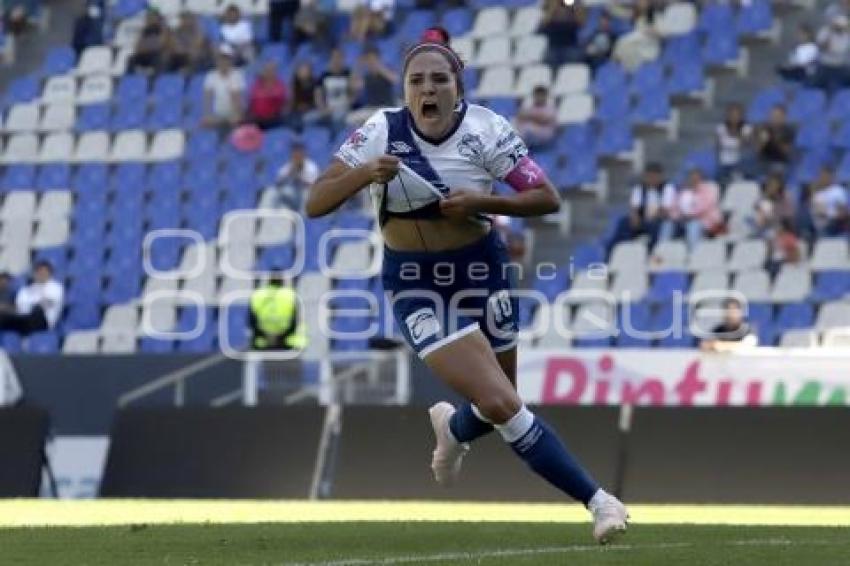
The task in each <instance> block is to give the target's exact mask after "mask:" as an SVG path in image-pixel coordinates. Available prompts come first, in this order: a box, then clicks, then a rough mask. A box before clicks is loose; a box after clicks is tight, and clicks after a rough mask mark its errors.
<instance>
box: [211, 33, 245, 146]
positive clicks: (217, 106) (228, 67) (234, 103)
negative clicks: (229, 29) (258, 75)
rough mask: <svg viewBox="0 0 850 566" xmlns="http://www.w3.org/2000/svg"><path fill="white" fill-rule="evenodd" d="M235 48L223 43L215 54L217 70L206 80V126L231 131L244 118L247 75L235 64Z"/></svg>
mask: <svg viewBox="0 0 850 566" xmlns="http://www.w3.org/2000/svg"><path fill="white" fill-rule="evenodd" d="M233 59H234V55H233V50H232V49H231V48H230V46H228V45H222V46H221V48H220V49H219V51H218V56H217V57H216V66H215V69H213V70H212V71H210V72H209V73H207V76H206V78H205V79H204V116H203V121H202V123H203V125H204V126H206V127H210V128H220V129H223V130H230V129H231V128H232V127H233V126H235V125H237V124H238V123H239V122H241V121H242V98H243V96H244V95H245V77H244V76H243V75H242V71H240V70H239V69H237V68H235V67H234V66H233Z"/></svg>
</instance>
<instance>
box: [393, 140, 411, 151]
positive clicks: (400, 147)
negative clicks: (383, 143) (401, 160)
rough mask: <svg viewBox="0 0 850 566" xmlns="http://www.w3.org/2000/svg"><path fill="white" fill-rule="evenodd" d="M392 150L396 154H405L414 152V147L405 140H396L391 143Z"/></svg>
mask: <svg viewBox="0 0 850 566" xmlns="http://www.w3.org/2000/svg"><path fill="white" fill-rule="evenodd" d="M390 151H391V152H392V153H396V154H404V153H410V152H412V151H413V148H412V147H410V146H409V145H407V144H406V143H404V142H403V141H394V142H392V143H391V144H390Z"/></svg>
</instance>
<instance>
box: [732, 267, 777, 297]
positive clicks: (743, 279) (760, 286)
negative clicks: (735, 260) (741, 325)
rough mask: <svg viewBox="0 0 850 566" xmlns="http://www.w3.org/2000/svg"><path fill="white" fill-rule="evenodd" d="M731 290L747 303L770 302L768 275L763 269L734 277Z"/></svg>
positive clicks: (741, 273) (743, 272) (745, 272)
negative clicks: (741, 296) (742, 297)
mask: <svg viewBox="0 0 850 566" xmlns="http://www.w3.org/2000/svg"><path fill="white" fill-rule="evenodd" d="M732 290H733V291H735V292H737V293H740V294H741V295H743V296H744V298H745V299H747V301H756V302H766V301H769V300H771V294H770V275H768V273H767V272H766V271H765V270H763V269H753V270H751V271H742V272H740V273H738V274H737V275H735V283H734V285H733V287H732Z"/></svg>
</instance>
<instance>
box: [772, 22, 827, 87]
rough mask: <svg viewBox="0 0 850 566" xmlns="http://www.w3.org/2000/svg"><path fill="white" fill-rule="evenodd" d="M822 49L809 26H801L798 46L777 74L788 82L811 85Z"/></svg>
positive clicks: (798, 33)
mask: <svg viewBox="0 0 850 566" xmlns="http://www.w3.org/2000/svg"><path fill="white" fill-rule="evenodd" d="M819 56H820V48H819V47H818V44H817V42H816V41H815V34H814V32H813V31H812V28H811V27H809V26H808V25H807V24H801V25H800V27H799V28H798V30H797V45H795V46H794V49H792V50H791V53H789V54H788V60H787V61H786V62H785V63H784V64H783V65H781V66H780V67H779V68H778V69H777V72H778V73H779V75H780V76H781V77H782V78H783V79H785V80H788V81H794V82H799V83H805V84H810V83H811V82H812V81H813V80H814V78H815V74H816V72H817V64H818V58H819Z"/></svg>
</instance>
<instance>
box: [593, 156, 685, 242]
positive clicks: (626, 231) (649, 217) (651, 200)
mask: <svg viewBox="0 0 850 566" xmlns="http://www.w3.org/2000/svg"><path fill="white" fill-rule="evenodd" d="M675 200H676V188H675V187H674V186H673V185H672V183H669V182H668V181H667V180H666V179H665V178H664V168H663V167H662V166H661V164H660V163H649V164H648V165H647V166H646V168H645V169H644V171H643V175H642V177H641V179H640V182H639V183H638V184H636V185H635V186H634V187H632V194H631V198H630V199H629V215H628V216H627V217H624V218H622V219H621V220H620V222H619V223H618V224H617V229H616V231H615V233H614V238H613V240H612V241H611V243H610V246H609V251H610V249H613V248H614V246H615V245H617V244H618V243H619V242H624V241H626V240H632V239H634V238H637V237H638V236H648V237H649V247H650V248H651V247H653V246H654V245H655V241H656V240H657V239H658V231H659V229H660V228H661V223H662V222H664V221H665V220H666V219H667V217H668V216H669V214H670V209H671V208H672V207H673V204H674V202H675Z"/></svg>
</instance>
